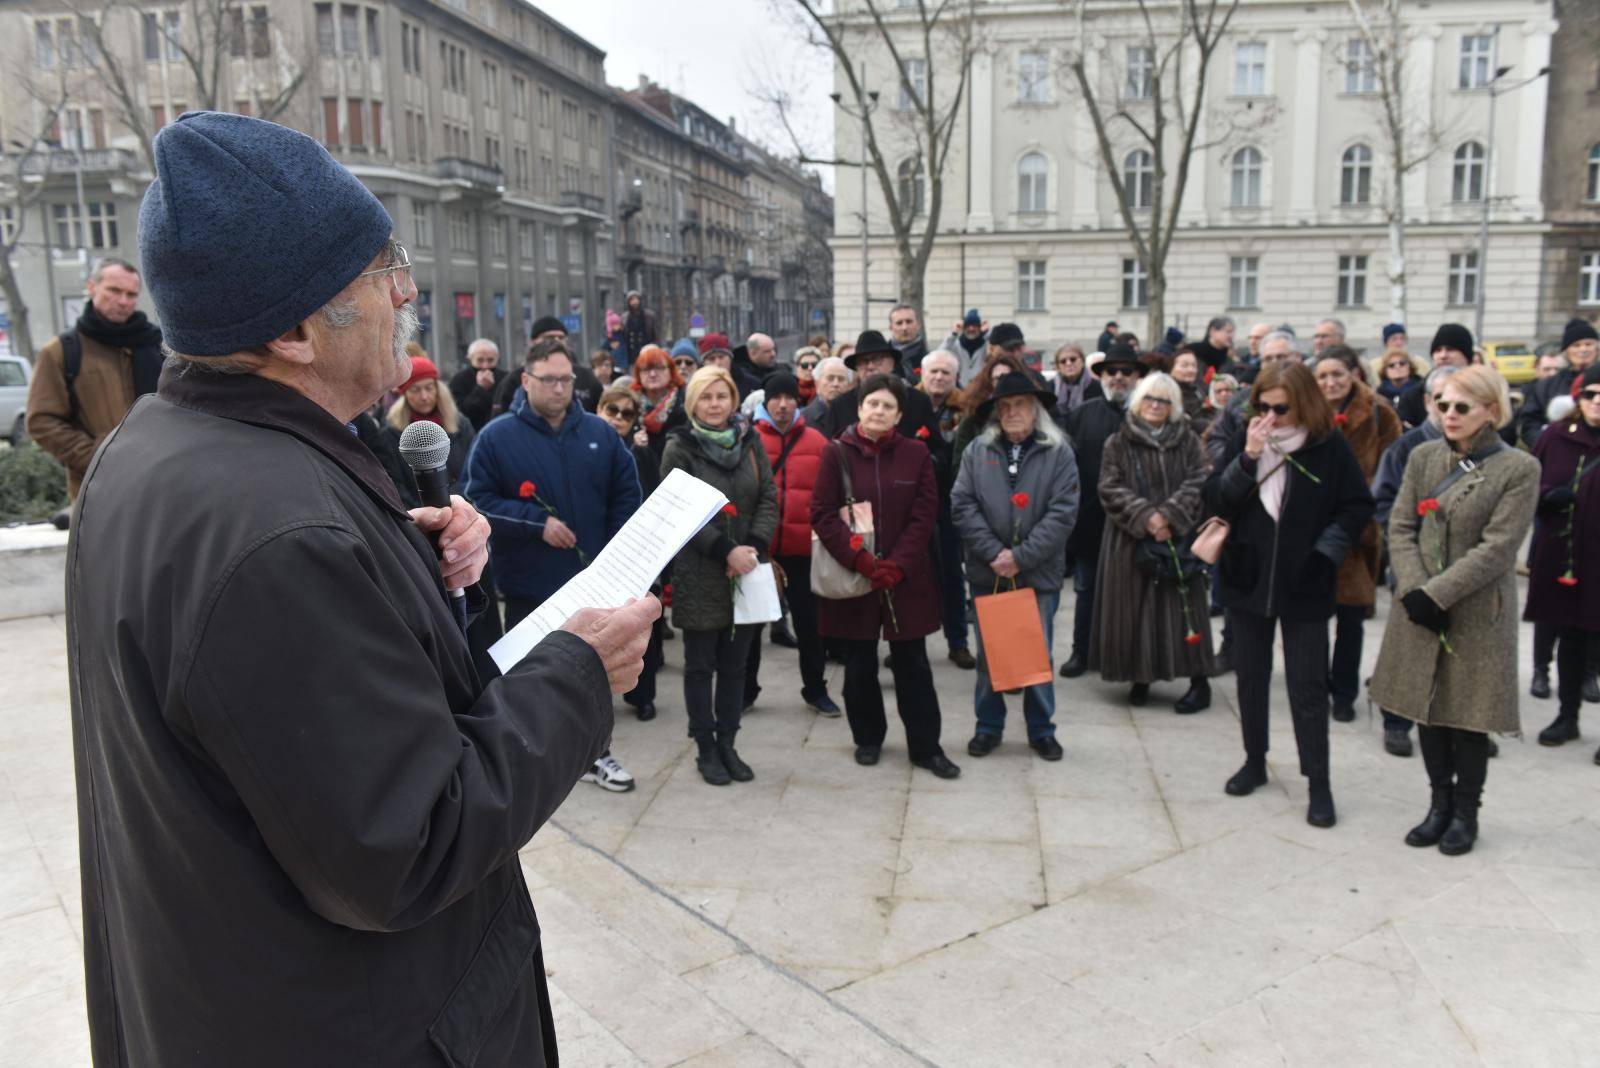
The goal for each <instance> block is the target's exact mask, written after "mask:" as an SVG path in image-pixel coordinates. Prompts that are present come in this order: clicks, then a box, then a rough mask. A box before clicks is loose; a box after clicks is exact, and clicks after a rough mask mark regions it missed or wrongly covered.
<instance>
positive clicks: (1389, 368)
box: [1372, 349, 1428, 429]
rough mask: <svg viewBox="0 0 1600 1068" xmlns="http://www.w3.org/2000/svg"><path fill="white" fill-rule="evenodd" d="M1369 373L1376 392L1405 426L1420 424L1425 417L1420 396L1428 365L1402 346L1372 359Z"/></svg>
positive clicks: (1425, 408)
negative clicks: (1375, 383) (1374, 383)
mask: <svg viewBox="0 0 1600 1068" xmlns="http://www.w3.org/2000/svg"><path fill="white" fill-rule="evenodd" d="M1372 374H1373V377H1374V378H1376V379H1377V382H1378V385H1377V389H1376V390H1375V392H1376V393H1377V394H1378V396H1379V397H1381V398H1382V399H1383V400H1385V401H1387V402H1388V403H1389V407H1391V408H1393V409H1394V413H1395V414H1396V415H1398V416H1399V417H1400V421H1401V422H1402V423H1404V424H1405V426H1406V427H1407V429H1409V428H1411V427H1414V426H1421V425H1422V423H1423V421H1424V420H1426V419H1427V417H1428V412H1427V406H1426V405H1425V404H1424V403H1423V396H1422V380H1423V379H1424V378H1426V377H1428V365H1427V364H1426V363H1424V362H1423V361H1422V360H1421V359H1418V358H1417V357H1415V356H1412V355H1411V354H1410V353H1408V352H1406V351H1405V350H1404V349H1390V350H1388V351H1386V352H1385V353H1384V354H1383V355H1382V356H1379V357H1378V358H1377V359H1375V360H1373V361H1372Z"/></svg>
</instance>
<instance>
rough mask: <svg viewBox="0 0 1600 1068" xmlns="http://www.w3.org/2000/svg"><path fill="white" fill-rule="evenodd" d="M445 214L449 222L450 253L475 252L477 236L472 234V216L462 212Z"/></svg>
mask: <svg viewBox="0 0 1600 1068" xmlns="http://www.w3.org/2000/svg"><path fill="white" fill-rule="evenodd" d="M447 214H448V216H449V222H450V251H451V252H474V251H476V250H477V248H478V242H477V234H476V233H474V232H473V226H472V216H470V215H468V214H467V213H466V212H464V211H452V212H448V213H447Z"/></svg>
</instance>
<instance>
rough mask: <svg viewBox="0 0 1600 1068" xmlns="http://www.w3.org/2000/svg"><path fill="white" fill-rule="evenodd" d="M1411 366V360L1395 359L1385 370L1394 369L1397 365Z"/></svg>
mask: <svg viewBox="0 0 1600 1068" xmlns="http://www.w3.org/2000/svg"><path fill="white" fill-rule="evenodd" d="M1410 366H1411V361H1410V360H1394V361H1392V362H1390V363H1389V365H1388V366H1387V367H1386V368H1385V370H1389V371H1393V370H1394V369H1395V368H1396V367H1408V368H1409V367H1410Z"/></svg>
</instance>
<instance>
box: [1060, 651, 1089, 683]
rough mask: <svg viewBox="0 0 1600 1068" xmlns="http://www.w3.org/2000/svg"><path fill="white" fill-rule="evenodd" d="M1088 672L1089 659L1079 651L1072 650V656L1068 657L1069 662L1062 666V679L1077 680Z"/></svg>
mask: <svg viewBox="0 0 1600 1068" xmlns="http://www.w3.org/2000/svg"><path fill="white" fill-rule="evenodd" d="M1088 670H1089V661H1088V658H1087V657H1085V656H1084V655H1083V654H1082V653H1080V652H1079V651H1078V650H1076V649H1074V650H1072V655H1071V656H1069V657H1067V662H1066V663H1065V664H1062V665H1061V677H1062V678H1064V679H1075V678H1077V677H1078V676H1079V675H1082V674H1083V673H1084V672H1085V671H1088Z"/></svg>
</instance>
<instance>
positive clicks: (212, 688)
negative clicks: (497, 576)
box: [67, 112, 659, 1066]
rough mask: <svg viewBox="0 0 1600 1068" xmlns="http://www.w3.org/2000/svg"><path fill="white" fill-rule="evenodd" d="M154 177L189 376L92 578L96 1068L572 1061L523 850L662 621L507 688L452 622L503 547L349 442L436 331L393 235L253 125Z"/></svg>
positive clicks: (605, 632) (152, 240)
mask: <svg viewBox="0 0 1600 1068" xmlns="http://www.w3.org/2000/svg"><path fill="white" fill-rule="evenodd" d="M155 163H156V179H155V182H154V184H153V185H151V187H150V189H149V190H148V192H147V193H146V194H145V198H144V203H143V206H142V208H141V209H140V214H139V246H140V254H141V257H142V259H143V266H144V269H145V277H146V279H147V280H148V281H149V283H150V288H151V291H152V295H153V297H154V299H155V304H156V308H157V310H158V311H159V313H160V317H161V323H162V326H163V328H164V334H165V339H166V344H167V347H168V349H169V350H170V352H169V356H168V360H167V364H166V367H165V368H164V369H163V371H162V376H161V380H160V385H159V387H158V389H157V392H156V395H155V396H153V397H145V398H143V399H141V400H140V401H139V402H138V403H137V404H135V405H134V407H133V409H132V411H131V412H130V413H129V415H128V417H127V419H126V420H125V421H124V422H123V423H122V425H121V427H120V428H119V429H118V430H117V431H116V432H115V433H113V434H112V435H111V436H110V437H109V438H108V439H107V441H106V443H105V444H104V445H103V446H102V447H101V449H100V450H99V452H98V453H97V454H96V456H95V458H94V460H93V461H92V462H91V464H90V467H89V472H88V475H87V478H86V480H85V482H84V484H83V489H82V492H81V493H80V494H79V497H78V504H77V507H78V517H77V522H75V523H74V524H73V535H72V543H71V545H70V547H69V551H68V556H69V564H68V576H67V599H68V603H67V641H68V656H69V662H70V668H71V691H72V711H73V740H74V745H75V748H76V765H77V784H78V825H79V835H80V841H81V855H82V870H83V876H82V878H83V927H84V933H83V942H84V957H85V972H86V980H87V985H88V1004H89V1026H90V1034H91V1038H92V1043H93V1053H94V1061H95V1063H96V1064H98V1065H118V1066H122V1065H175V1064H195V1065H200V1064H227V1065H231V1066H241V1065H244V1066H253V1065H261V1066H267V1065H289V1064H293V1065H330V1066H332V1065H354V1064H371V1065H386V1066H396V1065H440V1064H454V1065H467V1064H474V1065H512V1064H515V1065H542V1064H546V1063H555V1059H556V1047H555V1034H554V1030H553V1027H552V1023H551V1013H550V1001H549V996H548V994H547V991H546V988H545V980H544V967H543V963H542V956H541V953H540V941H539V925H538V922H537V920H536V919H535V917H534V912H533V905H532V902H531V900H530V899H529V896H528V889H527V885H526V883H525V882H524V881H523V876H522V870H521V868H520V866H519V865H518V862H517V850H518V849H519V848H520V847H522V846H523V845H524V844H526V843H527V841H528V839H529V838H530V837H531V836H532V835H533V833H534V831H536V830H537V829H538V828H539V826H540V825H541V824H542V823H543V822H544V821H545V820H546V819H547V818H548V817H549V816H550V814H551V813H552V812H553V811H554V810H555V809H556V807H557V806H558V805H559V804H560V803H561V801H562V799H564V798H565V797H566V796H567V793H568V792H569V791H570V790H571V789H572V787H573V785H574V784H575V783H577V781H578V779H579V777H580V776H581V775H582V774H583V773H584V772H585V771H586V770H588V768H589V767H590V765H591V764H592V763H593V761H594V759H595V758H596V757H598V756H599V755H600V752H601V750H603V749H604V748H605V744H606V739H607V737H608V736H609V735H610V733H611V726H612V723H611V696H610V695H611V694H612V693H613V692H621V691H623V690H626V689H628V688H629V687H630V686H631V685H632V684H633V681H634V679H635V677H636V676H637V675H638V672H639V670H640V666H641V658H642V655H643V651H644V646H645V642H646V640H647V638H648V634H649V628H650V623H651V621H652V620H653V619H654V618H655V616H656V615H657V613H658V612H659V606H658V605H657V604H656V603H655V602H654V601H653V600H651V599H648V598H647V599H645V600H644V601H641V602H635V603H633V604H630V605H628V606H627V607H624V608H621V609H617V610H615V611H613V612H605V613H601V612H589V613H582V614H580V615H579V616H575V617H574V618H573V619H572V621H571V622H570V623H569V624H568V627H567V629H566V631H564V632H558V633H555V634H552V635H550V636H549V637H548V638H546V639H545V640H544V641H543V642H541V643H540V644H539V646H538V647H537V648H535V649H534V650H533V652H532V653H530V654H529V655H528V656H527V657H526V658H524V659H523V660H522V662H521V663H519V664H517V665H516V666H515V667H513V668H512V669H511V670H510V671H509V672H507V673H506V674H505V675H504V676H503V677H500V678H496V679H494V680H493V681H490V682H488V683H484V682H483V681H481V680H480V679H479V678H478V677H477V675H476V673H475V671H474V669H473V664H472V657H471V655H470V653H469V652H468V649H467V643H466V640H465V638H464V637H463V636H462V634H461V632H460V630H459V629H458V625H457V623H456V622H455V619H454V617H453V613H452V611H451V608H450V605H449V597H450V594H449V593H448V592H447V591H448V590H449V589H455V588H461V587H464V586H468V585H470V584H472V583H474V582H475V581H476V579H477V577H478V574H479V572H480V571H481V570H482V567H483V563H484V560H485V558H486V539H487V533H488V524H487V522H486V521H485V520H483V519H482V518H481V517H479V516H478V515H477V513H476V512H474V511H473V509H472V508H471V506H470V505H468V504H467V503H466V502H465V501H463V500H462V499H461V498H459V497H455V498H452V504H451V506H450V507H449V508H445V509H428V508H423V509H418V510H416V511H413V512H411V513H409V514H408V513H406V512H405V511H402V510H401V507H400V499H399V497H397V496H396V494H395V489H394V484H393V482H392V481H391V480H390V479H389V478H388V477H387V476H386V475H385V473H384V470H383V468H382V467H381V466H380V465H379V463H378V461H377V460H375V459H374V458H373V456H372V454H370V453H369V452H367V451H366V449H365V448H364V447H363V446H362V445H361V443H360V441H359V440H358V439H357V438H356V436H355V435H354V433H352V432H351V430H349V429H348V427H347V424H348V423H349V422H350V421H351V420H352V419H354V418H355V416H356V415H357V414H358V413H359V412H361V411H362V410H363V409H365V408H367V407H368V406H370V405H371V404H372V403H373V402H374V401H375V400H376V399H377V398H378V397H379V396H380V395H382V394H383V392H384V391H385V390H387V389H390V388H393V387H394V386H395V385H396V384H398V383H399V382H401V381H402V380H403V379H404V378H405V368H406V366H407V364H406V361H405V360H404V354H403V352H402V351H401V349H402V346H403V345H404V343H405V341H406V340H407V339H408V338H409V336H410V334H411V332H412V330H413V329H414V327H415V323H416V315H415V312H414V311H413V310H412V308H411V305H410V301H411V299H412V298H413V297H414V296H415V295H416V290H415V289H414V288H413V286H412V283H411V278H410V271H409V264H408V262H407V260H406V257H405V253H404V250H402V249H401V248H400V247H399V246H398V245H396V244H395V243H394V241H393V240H392V238H391V236H390V231H391V227H392V225H393V224H392V222H391V220H390V218H389V215H388V213H387V212H385V211H384V209H383V206H382V205H381V204H380V203H379V202H378V201H377V199H376V198H374V197H373V196H372V195H371V194H370V193H369V192H367V191H366V190H365V189H364V188H363V187H362V186H361V184H360V183H359V182H357V181H356V180H355V178H353V177H352V176H351V175H350V174H349V172H347V171H346V170H344V169H343V168H342V167H340V166H339V165H338V164H337V163H335V162H334V161H333V159H332V158H331V157H330V156H329V155H328V154H327V153H326V152H325V151H323V149H322V148H321V146H319V145H318V144H317V143H316V142H314V141H312V140H311V139H310V138H307V137H305V136H302V135H301V134H298V133H295V132H293V131H291V130H288V129H285V128H284V127H281V126H276V125H273V124H271V123H266V122H261V121H259V120H255V119H249V118H244V117H241V116H238V115H220V114H213V113H206V112H199V113H193V114H188V115H184V116H183V117H182V118H181V119H179V120H178V121H177V122H176V123H174V124H172V125H170V126H168V127H167V128H166V129H164V130H162V131H161V134H160V136H159V137H158V138H157V139H156V143H155ZM430 535H437V536H438V544H439V545H440V546H441V547H442V549H443V552H444V558H443V563H442V568H441V565H440V563H439V562H438V560H437V558H436V556H435V551H434V546H433V545H432V544H430V542H429V536H430ZM478 599H479V601H480V603H481V597H480V598H478Z"/></svg>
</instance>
